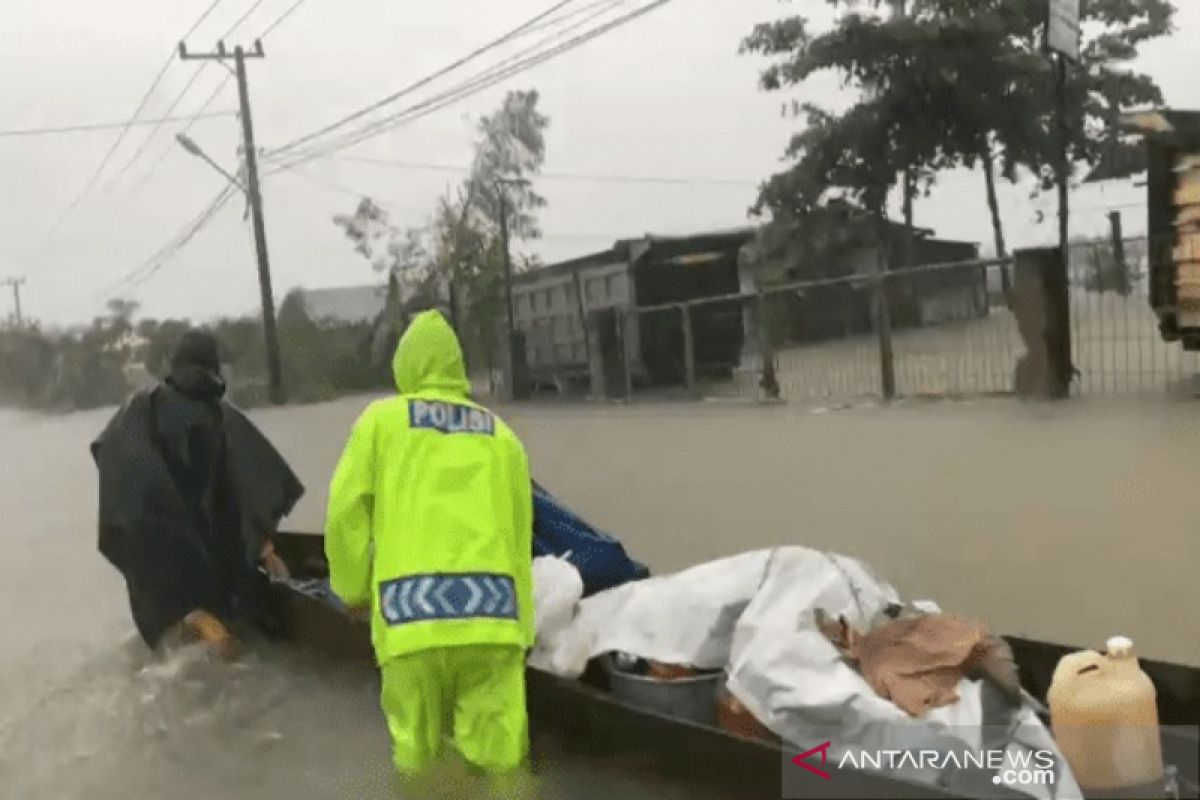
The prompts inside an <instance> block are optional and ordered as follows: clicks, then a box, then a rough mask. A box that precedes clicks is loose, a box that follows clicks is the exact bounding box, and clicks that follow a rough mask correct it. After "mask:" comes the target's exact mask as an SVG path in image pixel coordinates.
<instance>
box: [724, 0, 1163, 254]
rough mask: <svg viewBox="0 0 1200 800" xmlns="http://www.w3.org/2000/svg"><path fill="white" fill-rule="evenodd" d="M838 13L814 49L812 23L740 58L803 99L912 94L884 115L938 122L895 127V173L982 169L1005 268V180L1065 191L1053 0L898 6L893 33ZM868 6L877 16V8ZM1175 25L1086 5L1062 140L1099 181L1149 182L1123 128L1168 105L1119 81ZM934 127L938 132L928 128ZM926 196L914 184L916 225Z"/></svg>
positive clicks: (757, 36) (755, 39)
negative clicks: (822, 88) (822, 82)
mask: <svg viewBox="0 0 1200 800" xmlns="http://www.w3.org/2000/svg"><path fill="white" fill-rule="evenodd" d="M830 2H831V3H833V4H834V5H838V6H843V7H846V8H847V10H846V13H844V14H843V15H842V16H841V17H840V18H839V19H838V22H837V24H836V25H835V26H834V28H833V29H832V30H830V31H828V32H825V33H823V34H821V35H818V36H813V35H811V34H810V32H809V31H808V28H807V24H806V22H805V21H804V20H803V19H802V18H800V17H792V18H789V19H784V20H781V21H778V22H773V23H768V24H764V25H759V26H758V27H756V28H755V30H754V31H753V32H752V33H751V35H750V36H749V37H748V38H747V39H746V40H745V41H744V42H743V45H742V49H743V51H744V52H752V53H759V54H763V55H768V56H773V57H776V59H777V60H776V61H775V63H773V64H771V65H770V66H768V67H767V69H766V70H765V71H764V72H763V74H762V78H761V83H762V86H763V87H764V88H766V89H768V90H778V89H782V88H785V87H787V86H794V85H796V84H798V83H800V82H802V81H803V80H804V79H805V78H807V77H808V76H809V75H811V74H813V73H814V72H817V71H820V70H827V69H828V70H835V71H838V72H840V73H841V74H842V75H843V77H844V82H845V83H846V84H848V85H849V84H853V85H854V86H855V88H858V89H859V90H860V91H861V92H862V93H863V94H864V99H863V100H862V102H863V103H882V102H884V101H883V98H884V97H887V96H888V95H889V94H893V93H895V92H900V93H911V95H912V96H910V97H908V98H906V99H903V100H902V101H900V102H897V100H896V98H893V99H892V100H890V101H887V103H888V105H889V106H890V108H891V109H892V111H894V112H896V113H904V114H912V113H915V112H916V111H917V110H918V109H921V113H924V114H926V115H928V116H927V117H926V118H925V119H923V120H913V119H909V120H888V122H889V124H891V125H892V131H893V135H894V136H896V137H897V139H896V141H895V144H896V145H897V150H898V153H899V154H900V157H899V158H898V159H897V163H898V164H899V163H901V162H907V167H902V169H907V171H908V173H909V174H910V175H913V174H916V175H922V174H923V171H925V170H927V171H928V172H925V173H924V174H925V176H926V181H928V180H929V179H930V177H931V176H932V174H934V173H936V172H937V171H938V170H941V169H945V168H948V167H952V166H958V165H963V166H967V167H976V166H978V167H980V168H981V169H982V171H983V173H984V185H985V191H986V199H987V203H988V209H989V214H990V215H991V218H992V223H993V231H994V238H995V245H996V250H997V254H998V255H1003V254H1005V251H1006V246H1005V243H1004V235H1003V224H1002V220H1001V218H1000V211H999V203H998V201H997V192H996V173H997V168H998V169H999V172H1000V174H1002V175H1003V176H1004V177H1005V178H1006V179H1007V180H1009V181H1012V182H1016V181H1017V180H1018V179H1019V177H1020V173H1021V170H1022V168H1024V170H1027V171H1029V172H1031V173H1032V174H1033V175H1034V176H1036V178H1037V179H1038V188H1039V190H1045V189H1049V188H1050V187H1052V186H1053V185H1054V183H1055V181H1056V178H1057V152H1058V142H1059V135H1060V134H1059V120H1058V114H1057V103H1056V99H1055V92H1054V80H1053V73H1052V70H1051V68H1050V63H1049V61H1048V60H1047V58H1046V57H1045V55H1044V53H1043V52H1042V50H1041V47H1042V39H1043V35H1044V21H1045V12H1046V3H1045V0H909V2H904V0H890V2H888V4H889V5H891V6H892V7H893V10H894V11H896V12H898V13H896V14H895V15H893V16H892V17H891V18H890V19H882V18H879V17H877V16H873V15H870V14H865V13H861V12H860V11H859V10H857V9H856V8H855V7H856V6H859V5H862V4H861V3H857V2H854V0H830ZM871 5H872V6H874V7H876V8H878V7H879V6H880V5H881V0H875V2H872V3H871ZM1174 11H1175V9H1174V6H1173V4H1172V2H1170V0H1083V4H1082V19H1083V31H1084V38H1083V43H1082V55H1081V61H1080V64H1079V65H1078V67H1077V68H1075V69H1072V70H1071V71H1070V79H1069V81H1068V83H1067V86H1066V92H1067V95H1066V97H1067V108H1068V115H1067V120H1066V129H1067V133H1068V136H1069V143H1070V144H1069V147H1070V161H1071V163H1084V164H1086V165H1088V166H1089V167H1090V168H1091V170H1092V171H1091V174H1090V176H1089V178H1090V179H1098V178H1100V177H1108V178H1111V177H1124V176H1127V175H1129V174H1133V173H1135V172H1138V171H1140V169H1142V168H1143V165H1142V163H1141V160H1140V158H1139V157H1138V153H1139V152H1140V151H1139V149H1138V148H1137V146H1136V144H1133V143H1131V142H1128V141H1126V140H1124V139H1122V137H1121V136H1120V133H1119V130H1118V127H1117V125H1116V124H1115V123H1116V119H1117V116H1118V115H1119V114H1120V112H1121V111H1122V110H1125V109H1128V108H1130V107H1133V106H1137V105H1145V104H1154V103H1160V102H1161V101H1162V96H1161V92H1160V90H1159V88H1158V86H1157V85H1156V84H1155V83H1154V81H1153V79H1152V78H1150V77H1149V76H1146V75H1141V74H1134V73H1124V72H1121V71H1120V65H1121V64H1123V63H1125V62H1127V61H1129V60H1130V59H1132V58H1133V57H1135V56H1136V55H1137V52H1138V48H1139V46H1140V45H1141V44H1143V43H1145V42H1146V41H1149V40H1151V39H1154V38H1156V37H1159V36H1163V35H1165V34H1167V33H1169V32H1170V31H1171V24H1172V19H1173V15H1174ZM880 110H881V111H882V110H883V107H882V106H881V107H880ZM806 115H807V114H806ZM807 116H810V118H811V115H807ZM928 121H935V122H936V123H937V124H935V125H926V124H923V123H924V122H928ZM893 166H894V165H893ZM926 188H928V183H926ZM918 190H919V187H917V186H915V185H914V182H913V181H911V180H907V179H906V180H905V183H904V190H903V196H904V200H905V207H906V208H905V210H906V217H911V210H910V207H911V201H912V198H913V196H914V195H915V194H916V193H917V191H918Z"/></svg>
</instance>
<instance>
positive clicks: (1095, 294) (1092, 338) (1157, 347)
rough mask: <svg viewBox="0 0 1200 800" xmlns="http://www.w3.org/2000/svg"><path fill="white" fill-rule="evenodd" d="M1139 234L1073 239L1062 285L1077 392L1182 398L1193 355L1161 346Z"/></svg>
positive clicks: (1176, 346) (1146, 249)
mask: <svg viewBox="0 0 1200 800" xmlns="http://www.w3.org/2000/svg"><path fill="white" fill-rule="evenodd" d="M1118 242H1119V243H1118ZM1150 252H1151V251H1150V243H1149V240H1148V239H1146V238H1145V237H1138V238H1131V239H1120V240H1113V239H1109V240H1097V241H1088V242H1077V243H1075V244H1073V245H1072V246H1071V258H1070V265H1069V273H1068V274H1069V286H1070V306H1071V343H1072V352H1071V354H1072V361H1073V362H1074V366H1075V369H1076V370H1077V375H1076V391H1077V392H1078V393H1081V394H1085V395H1088V394H1090V395H1097V394H1098V395H1117V396H1128V395H1139V394H1150V395H1162V394H1164V393H1166V394H1188V393H1191V391H1192V390H1193V378H1194V376H1195V375H1196V374H1197V373H1198V372H1200V353H1196V352H1188V351H1186V350H1184V348H1183V345H1182V343H1180V342H1167V341H1164V339H1163V336H1162V334H1161V333H1160V331H1159V320H1158V318H1157V316H1156V315H1155V313H1154V310H1153V308H1152V305H1151V300H1150V286H1151V270H1150Z"/></svg>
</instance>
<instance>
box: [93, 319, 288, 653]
mask: <svg viewBox="0 0 1200 800" xmlns="http://www.w3.org/2000/svg"><path fill="white" fill-rule="evenodd" d="M224 395H225V381H224V379H223V378H222V376H221V366H220V358H219V356H218V349H217V342H216V340H215V339H214V338H213V337H212V336H211V335H210V334H208V333H205V332H203V331H189V332H188V333H186V334H185V335H184V336H183V338H182V340H181V341H180V343H179V345H178V347H177V348H176V350H175V353H174V354H173V356H172V359H171V369H170V374H169V376H168V377H167V378H166V379H165V380H164V381H163V382H162V383H160V384H159V385H158V386H156V387H154V388H153V389H149V390H145V391H141V392H138V393H137V394H135V395H134V396H133V397H132V398H131V399H130V400H129V401H128V402H127V403H126V404H125V406H124V407H122V408H121V410H120V411H118V412H117V414H116V415H115V416H114V417H113V418H112V420H111V421H110V422H109V424H108V426H107V427H106V428H105V430H104V432H103V433H102V434H101V435H100V437H99V438H98V439H97V440H96V441H95V442H94V443H93V444H92V447H91V450H92V457H93V458H94V460H95V462H96V466H97V468H98V470H99V473H100V523H99V549H100V552H101V554H102V555H103V556H104V557H105V558H106V559H107V560H108V561H109V562H110V563H111V564H112V565H113V566H114V567H116V569H117V570H119V571H120V572H121V573H122V575H123V576H124V578H125V582H126V586H127V588H128V591H129V603H130V609H131V611H132V614H133V621H134V623H135V625H136V626H137V630H138V633H139V634H140V635H141V637H142V639H143V640H144V641H145V642H146V644H147V645H149V646H150V647H151V648H155V647H157V646H158V645H159V644H160V643H161V642H162V641H163V639H164V637H166V636H168V634H175V633H179V634H182V635H183V636H184V637H187V638H199V639H201V640H204V641H208V642H209V643H211V644H215V645H217V646H218V647H219V648H220V649H222V650H226V651H227V650H228V648H230V647H231V646H232V641H233V640H232V636H231V635H230V634H229V626H230V625H231V624H232V623H236V622H241V621H252V620H255V619H256V618H257V616H258V613H259V610H260V607H259V603H258V601H259V599H260V598H259V595H260V592H261V590H262V588H263V584H264V579H263V576H262V573H261V572H260V569H259V568H260V566H265V567H266V568H267V569H268V570H269V571H270V572H272V573H278V572H281V571H282V569H283V568H282V565H281V563H280V562H279V561H278V559H277V558H275V557H274V554H273V551H272V550H271V546H270V534H271V533H273V532H274V531H275V530H276V528H277V526H278V524H279V521H280V520H281V519H282V518H283V517H285V516H286V515H287V514H289V513H290V512H291V510H292V508H293V507H294V506H295V504H296V502H297V501H298V500H299V499H300V497H301V496H302V495H303V494H304V487H303V486H301V484H300V481H299V480H298V479H297V478H296V476H295V474H294V473H293V472H292V471H291V469H290V468H289V467H288V465H287V463H286V462H285V461H284V459H283V457H282V456H280V455H279V453H278V452H277V451H276V450H275V448H274V447H273V446H272V445H271V443H270V442H268V441H267V439H266V438H265V437H264V436H263V435H262V434H261V433H260V432H259V431H258V429H257V428H255V427H254V425H253V424H252V423H251V422H250V421H249V420H248V419H247V418H246V417H245V416H244V415H243V414H242V413H241V412H240V411H238V410H237V409H235V408H234V407H233V406H232V405H230V404H229V403H228V402H226V401H225V400H224V399H223V398H224Z"/></svg>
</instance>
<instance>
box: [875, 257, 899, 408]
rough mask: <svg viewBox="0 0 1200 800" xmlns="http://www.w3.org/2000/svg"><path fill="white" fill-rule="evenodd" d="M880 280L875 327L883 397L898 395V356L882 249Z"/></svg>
mask: <svg viewBox="0 0 1200 800" xmlns="http://www.w3.org/2000/svg"><path fill="white" fill-rule="evenodd" d="M879 258H880V264H879V272H878V274H877V278H878V280H877V281H876V284H875V328H876V330H877V332H878V334H879V369H880V383H881V385H882V388H883V399H884V400H892V399H894V398H895V397H896V357H895V352H894V351H893V349H892V309H891V304H890V303H889V302H888V291H887V289H888V287H887V275H886V273H885V271H884V267H885V265H884V264H883V262H882V259H883V258H884V256H883V253H882V250H881V251H880V255H879Z"/></svg>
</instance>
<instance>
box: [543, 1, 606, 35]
mask: <svg viewBox="0 0 1200 800" xmlns="http://www.w3.org/2000/svg"><path fill="white" fill-rule="evenodd" d="M625 2H627V0H618V1H617V2H616V3H614V2H613V0H594V2H591V3H588V4H587V5H584V6H580V7H579V8H577V9H575V10H574V11H568V12H567V13H566V14H563V15H561V16H559V17H555V18H554V19H550V20H546V21H545V22H541V23H538V24H537V25H534V26H533V27H532V28H528V29H527V30H526V31H525V32H526V33H533V32H535V31H540V30H545V29H546V28H550V27H553V26H555V25H558V24H559V23H562V22H565V21H566V20H568V19H570V18H571V17H578V16H580V15H581V14H586V13H587V12H589V11H592V10H594V9H596V8H599V7H600V6H613V5H622V4H624V3H625Z"/></svg>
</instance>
